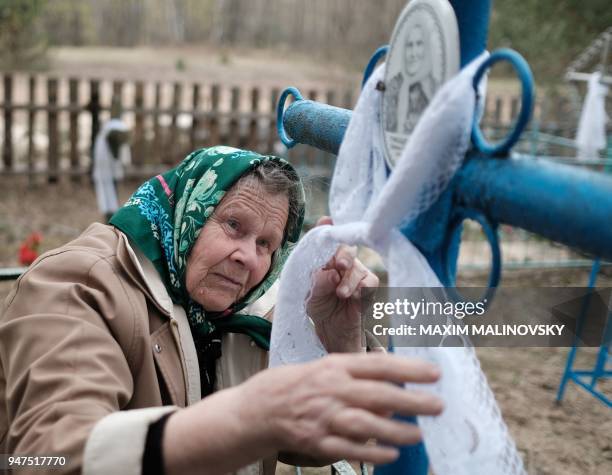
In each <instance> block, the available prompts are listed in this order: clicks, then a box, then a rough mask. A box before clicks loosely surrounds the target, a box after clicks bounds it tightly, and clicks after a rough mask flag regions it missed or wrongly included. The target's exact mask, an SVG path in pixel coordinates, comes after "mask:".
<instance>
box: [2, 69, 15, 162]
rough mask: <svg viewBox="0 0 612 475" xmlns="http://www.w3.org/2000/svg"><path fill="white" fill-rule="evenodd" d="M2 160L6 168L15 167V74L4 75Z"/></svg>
mask: <svg viewBox="0 0 612 475" xmlns="http://www.w3.org/2000/svg"><path fill="white" fill-rule="evenodd" d="M2 162H3V163H4V169H5V170H11V169H12V168H13V76H11V75H10V74H6V75H5V76H4V146H3V147H2Z"/></svg>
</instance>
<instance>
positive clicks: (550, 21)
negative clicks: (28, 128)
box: [0, 0, 612, 82]
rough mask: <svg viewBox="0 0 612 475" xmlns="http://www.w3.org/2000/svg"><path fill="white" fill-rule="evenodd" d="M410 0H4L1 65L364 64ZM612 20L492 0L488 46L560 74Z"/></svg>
mask: <svg viewBox="0 0 612 475" xmlns="http://www.w3.org/2000/svg"><path fill="white" fill-rule="evenodd" d="M405 4H406V0H379V1H374V0H0V63H1V65H2V68H3V69H28V68H31V67H42V68H44V64H45V61H44V60H45V52H46V50H47V48H48V47H50V46H51V47H52V46H119V47H134V46H146V45H156V46H181V45H210V46H215V47H220V48H253V47H254V48H261V49H272V50H278V51H279V52H281V53H283V54H291V53H292V52H295V54H298V55H301V56H308V57H310V58H312V59H314V60H328V61H336V62H339V63H340V64H343V65H345V66H346V67H349V68H361V67H363V65H364V64H365V63H366V62H367V59H368V58H369V56H370V54H371V53H372V52H373V51H374V50H375V49H376V47H378V46H379V45H381V44H384V43H387V42H388V40H389V36H390V33H391V31H392V29H393V25H394V23H395V19H396V18H397V15H398V14H399V12H400V11H401V10H402V8H403V6H404V5H405ZM610 25H612V8H610V0H587V1H584V0H521V1H520V2H517V1H515V0H493V9H492V14H491V22H490V28H489V48H490V49H494V48H497V47H502V46H504V47H512V48H514V49H516V50H517V51H519V52H521V53H522V54H523V55H524V56H525V57H526V59H527V60H528V61H529V63H530V64H531V66H532V67H533V69H534V72H535V73H536V77H538V81H539V82H542V81H546V82H549V81H554V80H558V79H560V78H561V73H562V72H563V71H564V69H565V68H566V67H567V65H568V63H569V62H570V61H571V60H572V59H573V58H575V56H576V55H577V54H578V53H580V52H581V51H582V50H583V49H584V48H585V47H587V46H588V44H589V43H590V42H591V41H592V40H593V39H594V38H595V37H597V35H598V34H599V33H601V32H602V31H603V30H605V29H606V28H607V27H609V26H610Z"/></svg>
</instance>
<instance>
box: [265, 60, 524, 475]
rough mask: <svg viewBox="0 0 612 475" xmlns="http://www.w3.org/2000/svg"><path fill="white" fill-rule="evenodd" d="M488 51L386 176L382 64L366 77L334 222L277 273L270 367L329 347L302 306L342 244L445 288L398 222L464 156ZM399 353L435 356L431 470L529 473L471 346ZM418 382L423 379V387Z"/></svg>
mask: <svg viewBox="0 0 612 475" xmlns="http://www.w3.org/2000/svg"><path fill="white" fill-rule="evenodd" d="M485 57H486V54H483V55H482V56H481V57H479V58H477V59H476V60H475V61H473V62H472V63H471V64H470V65H468V66H467V67H466V68H464V69H463V70H462V71H461V72H460V73H459V74H458V75H457V76H456V77H455V78H453V79H452V80H451V81H449V82H448V83H447V84H445V85H444V86H443V87H442V88H441V89H440V90H439V91H438V93H437V94H436V96H435V97H434V99H433V101H432V102H431V104H430V105H429V107H428V108H427V110H426V111H425V113H424V115H423V117H422V118H421V120H420V121H419V123H418V124H417V126H416V128H415V130H414V131H413V133H412V135H411V136H410V138H409V140H408V142H407V144H406V147H405V149H404V151H403V153H402V156H401V158H400V160H399V161H398V163H397V165H396V168H395V169H394V171H393V173H392V174H391V175H390V177H389V179H388V180H387V179H386V171H385V165H384V158H383V154H382V153H383V152H382V150H383V147H382V144H381V136H380V100H381V93H380V92H379V91H378V90H377V89H376V87H375V86H376V84H377V82H378V81H380V80H381V79H382V78H383V77H384V65H383V66H381V67H379V68H378V69H377V70H376V71H375V72H374V74H373V75H372V77H371V78H370V79H369V81H368V82H367V84H366V86H365V88H364V90H363V92H362V94H361V96H360V98H359V101H358V103H357V106H356V107H355V110H354V112H353V115H352V118H351V121H350V124H349V127H348V129H347V131H346V135H345V138H344V141H343V143H342V146H341V147H340V151H339V154H338V159H337V163H336V168H335V171H334V177H333V180H332V186H331V191H330V209H331V211H332V217H333V219H334V223H335V226H320V227H317V228H314V229H312V230H311V231H310V232H308V233H307V234H306V235H305V236H304V237H303V238H302V239H301V240H300V241H299V243H298V245H297V246H296V248H295V249H294V251H293V252H292V254H291V256H290V257H289V259H288V261H287V263H286V264H285V267H284V269H283V272H282V275H281V284H280V289H279V295H278V302H277V305H276V309H275V315H274V325H273V326H272V340H271V348H270V366H277V365H280V364H288V363H301V362H307V361H312V360H314V359H316V358H319V357H321V356H324V355H325V354H326V351H325V349H324V348H323V345H322V344H321V342H320V341H319V339H318V338H317V336H316V334H315V331H314V327H313V325H312V324H311V322H310V320H309V318H308V316H307V314H306V299H307V298H308V293H309V292H310V288H311V282H312V275H313V273H314V272H315V271H316V270H317V269H319V268H320V267H322V266H323V265H324V264H325V263H326V262H327V261H329V259H330V258H331V257H332V256H333V255H334V253H335V252H336V250H337V248H338V246H339V245H340V244H349V245H357V244H359V245H366V246H368V247H370V248H371V249H373V250H375V251H376V252H378V254H379V255H380V256H381V257H382V259H383V262H384V264H385V267H386V268H387V270H388V273H389V284H390V286H392V287H439V286H441V284H440V282H439V280H438V278H437V277H436V275H435V273H434V272H433V271H432V269H431V268H430V266H429V264H428V262H427V260H426V259H425V258H424V257H423V255H422V254H421V253H420V252H419V251H418V249H417V248H416V247H415V246H414V245H413V244H412V243H411V242H410V241H408V240H407V239H406V237H405V236H404V235H403V234H402V233H401V232H400V231H399V230H398V225H400V224H401V223H403V222H405V221H406V220H411V219H414V218H415V217H416V216H418V215H419V214H420V213H422V212H423V211H425V210H426V209H427V208H429V206H430V205H431V204H432V203H434V202H435V200H436V199H437V198H438V197H439V196H440V194H441V193H442V191H443V190H444V189H445V187H446V186H447V185H448V183H449V181H450V180H451V178H452V177H453V175H454V173H455V172H456V170H457V169H458V168H459V166H460V164H461V162H462V160H463V157H464V156H465V153H466V150H467V147H468V144H469V136H470V130H471V126H472V119H473V114H474V110H475V106H476V104H475V94H474V91H473V89H472V78H473V76H474V72H475V69H476V67H477V66H478V64H480V62H481V61H483V60H484V59H485ZM395 352H396V353H397V354H398V355H401V356H406V357H420V358H423V359H426V360H429V361H433V362H435V363H436V364H438V365H439V366H440V368H441V370H442V377H441V379H440V381H439V382H437V383H436V384H432V385H427V388H428V389H429V390H430V391H432V392H434V393H436V394H438V395H439V396H440V397H441V398H442V399H443V400H444V402H445V410H444V412H443V413H442V415H440V416H437V417H419V425H420V426H421V428H422V431H423V434H424V440H425V446H426V448H427V453H428V456H429V458H430V462H431V465H432V468H433V470H434V472H435V473H436V474H437V475H447V474H454V475H461V474H476V475H480V474H482V475H485V474H486V475H491V474H522V473H525V472H524V469H523V465H522V461H521V459H520V457H519V456H518V454H517V451H516V447H515V445H514V443H513V441H512V439H511V438H510V436H509V435H508V431H507V428H506V426H505V424H504V422H503V420H502V418H501V415H500V412H499V409H498V407H497V404H496V402H495V398H494V397H493V394H492V392H491V390H490V389H489V386H488V384H487V382H486V379H485V377H484V374H483V373H482V371H481V369H480V365H479V363H478V359H477V358H476V356H475V353H474V350H473V348H471V347H465V348H408V347H401V348H396V349H395ZM422 386H423V385H421V387H422Z"/></svg>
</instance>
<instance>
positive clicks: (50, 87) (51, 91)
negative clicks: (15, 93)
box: [47, 78, 59, 183]
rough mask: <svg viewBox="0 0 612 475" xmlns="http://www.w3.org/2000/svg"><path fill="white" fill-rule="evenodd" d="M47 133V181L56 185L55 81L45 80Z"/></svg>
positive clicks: (57, 149) (57, 137)
mask: <svg viewBox="0 0 612 475" xmlns="http://www.w3.org/2000/svg"><path fill="white" fill-rule="evenodd" d="M47 102H48V103H49V110H48V112H47V133H48V134H49V149H48V151H47V166H48V181H49V183H57V180H58V165H59V127H58V123H57V116H58V111H57V79H55V78H50V79H47Z"/></svg>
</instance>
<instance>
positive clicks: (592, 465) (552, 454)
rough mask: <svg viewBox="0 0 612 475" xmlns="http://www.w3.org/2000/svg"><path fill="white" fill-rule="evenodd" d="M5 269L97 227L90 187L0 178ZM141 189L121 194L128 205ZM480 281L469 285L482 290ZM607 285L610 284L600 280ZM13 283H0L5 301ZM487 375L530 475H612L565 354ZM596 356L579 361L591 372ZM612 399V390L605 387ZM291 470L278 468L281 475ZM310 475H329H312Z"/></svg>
mask: <svg viewBox="0 0 612 475" xmlns="http://www.w3.org/2000/svg"><path fill="white" fill-rule="evenodd" d="M0 186H2V188H3V189H4V190H5V193H4V194H3V196H2V198H0V242H2V243H3V245H2V246H1V247H0V267H8V266H16V265H18V261H17V252H18V247H19V243H20V242H21V241H22V240H23V239H24V238H25V237H26V236H27V235H28V234H29V233H30V232H33V231H38V232H40V233H42V235H43V241H42V250H48V249H52V248H54V247H56V246H59V245H61V244H62V243H64V242H66V241H68V240H70V239H72V238H74V237H76V236H77V235H78V234H79V233H80V232H81V231H82V230H83V229H85V227H87V225H88V224H89V223H91V222H92V221H95V220H100V219H101V217H100V216H99V214H98V212H97V210H96V204H95V197H94V194H93V190H92V188H91V187H90V185H89V184H88V183H87V182H86V181H83V183H82V184H75V183H71V182H70V181H68V180H64V181H63V182H62V183H60V184H58V185H55V186H50V185H38V186H34V187H28V186H27V178H15V177H11V178H7V177H0ZM135 186H137V183H135V182H131V183H125V184H123V185H122V186H121V188H120V196H121V199H126V198H127V197H128V196H129V194H130V193H131V192H132V191H133V189H134V188H135ZM482 279H483V277H482V276H481V275H478V274H472V275H467V276H465V277H464V279H463V282H464V283H465V284H479V283H481V282H482ZM586 279H587V271H586V270H581V271H567V270H564V271H559V270H554V271H546V272H544V271H540V272H538V271H533V270H530V271H522V272H516V271H515V272H512V273H506V274H504V285H515V286H516V285H541V286H544V285H551V286H555V285H561V286H563V285H584V283H585V282H586ZM602 283H606V285H610V284H611V283H612V278H610V277H605V276H604V277H603V281H602ZM10 285H11V283H7V282H0V298H1V299H2V300H3V299H4V296H5V295H6V293H7V292H8V289H9V287H10ZM478 354H479V356H480V360H481V364H482V367H483V369H484V371H485V373H486V375H487V377H488V379H489V382H490V384H491V387H492V388H493V391H494V393H495V396H496V398H497V400H498V402H499V405H500V407H501V410H502V413H503V415H504V418H505V420H506V423H507V424H508V427H509V429H510V433H511V434H512V436H513V437H514V438H515V440H516V443H517V446H518V448H519V450H520V451H521V453H522V454H523V456H524V460H525V463H526V465H527V468H528V470H529V473H530V474H532V475H576V474H581V475H582V474H592V475H603V474H606V473H611V471H612V435H611V434H612V417H610V415H611V412H610V409H608V408H606V407H605V406H604V405H603V404H602V403H600V402H598V401H596V400H595V399H594V398H593V397H592V396H590V395H588V394H587V393H586V392H585V391H583V390H581V389H579V388H577V387H576V386H575V385H573V384H572V383H570V385H569V387H568V389H567V392H566V396H565V399H564V401H563V404H562V405H561V406H558V405H556V404H555V402H554V399H555V393H556V390H557V387H558V384H559V380H560V377H561V374H562V371H563V368H564V363H565V358H566V355H567V349H565V348H525V349H523V348H520V349H519V348H515V349H503V348H481V349H479V350H478ZM593 357H594V352H593V351H588V352H584V354H582V355H581V360H580V361H581V362H582V363H583V364H582V366H589V365H590V364H587V362H591V361H592V360H593ZM603 387H604V388H606V389H607V390H608V394H609V395H610V394H612V385H611V384H609V382H608V384H607V385H604V386H603ZM291 471H292V469H290V468H288V467H280V468H279V472H283V473H287V474H288V473H291ZM303 473H304V474H307V473H317V474H319V473H328V472H327V469H325V470H323V471H322V470H321V469H317V470H315V469H307V470H304V471H303Z"/></svg>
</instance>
